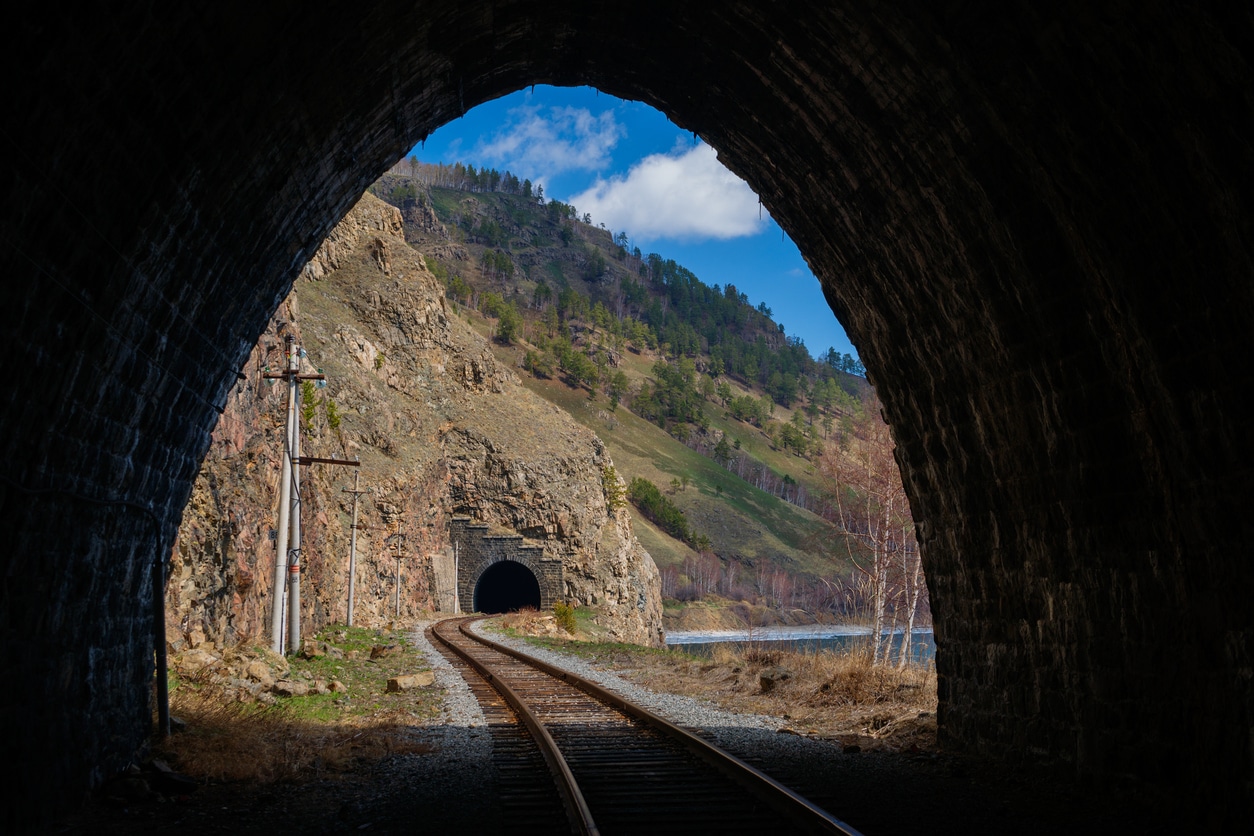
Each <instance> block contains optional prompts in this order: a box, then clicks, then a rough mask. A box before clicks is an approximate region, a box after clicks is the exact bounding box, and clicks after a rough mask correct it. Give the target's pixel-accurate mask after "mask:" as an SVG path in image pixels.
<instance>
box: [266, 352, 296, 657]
mask: <svg viewBox="0 0 1254 836" xmlns="http://www.w3.org/2000/svg"><path fill="white" fill-rule="evenodd" d="M295 351H296V349H295V347H294V345H293V339H292V337H291V336H290V335H289V336H288V338H287V353H286V355H285V356H284V358H283V362H284V374H283V375H282V378H283V379H284V380H285V381H286V382H287V411H286V420H285V421H284V424H283V469H282V472H281V474H280V476H279V519H278V523H277V526H278V543H277V544H276V546H277V548H276V549H275V553H274V590H273V598H274V610H273V612H272V613H271V618H270V649H271V650H273V651H274V652H275V653H282V652H283V600H284V592H285V590H284V585H285V583H286V579H287V547H288V534H289V515H290V513H291V503H292V469H293V464H292V425H293V423H294V421H295V418H296V399H295V389H296V377H295V374H294V370H293V361H294V360H295V357H296V354H295Z"/></svg>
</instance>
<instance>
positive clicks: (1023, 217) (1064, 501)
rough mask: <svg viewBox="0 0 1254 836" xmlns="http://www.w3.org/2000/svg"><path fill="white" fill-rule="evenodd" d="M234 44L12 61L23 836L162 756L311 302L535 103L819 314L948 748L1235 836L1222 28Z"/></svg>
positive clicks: (7, 604) (31, 40)
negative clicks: (249, 384) (729, 201)
mask: <svg viewBox="0 0 1254 836" xmlns="http://www.w3.org/2000/svg"><path fill="white" fill-rule="evenodd" d="M228 5H229V4H224V5H221V6H214V7H211V8H200V7H193V6H190V5H189V6H188V7H186V8H184V7H179V8H173V7H172V8H171V9H168V10H165V11H164V12H163V14H162V15H160V16H154V15H153V14H152V12H151V9H150V8H149V6H148V4H140V3H132V4H109V5H108V7H107V8H106V7H101V8H94V7H85V8H83V9H80V10H76V12H75V14H74V15H72V16H65V15H63V14H62V13H61V12H60V11H59V10H57V9H52V8H45V7H44V6H41V5H40V4H28V6H27V7H24V8H23V9H22V10H21V11H19V12H17V13H15V17H14V19H12V20H10V22H9V25H8V26H6V27H5V31H4V32H3V34H0V38H3V39H4V40H3V43H4V47H5V48H4V49H0V55H3V58H2V59H0V60H3V61H5V62H6V66H5V69H6V72H4V73H0V79H3V80H2V81H0V84H3V85H4V90H5V100H6V102H7V103H8V104H9V109H10V111H11V112H12V113H14V114H16V115H17V118H16V119H15V120H14V121H15V124H19V125H20V127H14V128H12V129H9V130H6V131H5V132H4V134H3V141H4V143H5V147H6V149H7V153H6V161H7V165H6V168H5V174H4V176H5V178H6V179H5V186H6V187H5V188H4V189H0V195H3V197H0V234H2V240H3V243H4V246H3V247H0V272H2V273H3V275H4V276H5V277H6V279H5V281H4V282H3V283H2V285H0V312H2V313H0V316H2V317H3V324H4V327H3V328H2V329H0V334H2V335H3V336H2V337H0V340H3V345H4V347H5V356H6V359H7V360H8V361H9V362H8V364H7V368H8V371H9V380H8V384H9V385H8V386H6V387H5V390H4V394H3V395H2V396H0V397H3V398H4V406H3V409H2V410H0V416H2V417H0V429H2V430H3V432H0V461H3V462H4V466H3V469H0V527H2V528H3V529H4V530H5V531H6V532H8V534H9V542H8V544H7V548H6V557H5V560H6V577H7V578H8V580H9V582H8V583H7V584H6V586H5V590H4V592H3V596H2V597H0V602H2V604H0V606H2V612H0V616H2V618H0V623H2V624H3V626H4V631H3V639H2V640H0V641H2V642H3V644H2V645H0V658H2V659H3V660H4V663H5V668H6V670H10V671H13V672H15V673H16V674H17V675H19V676H21V677H22V678H23V680H24V682H25V687H23V688H20V689H9V690H8V691H7V692H6V694H5V696H4V698H3V699H4V705H3V708H2V710H0V718H3V719H2V720H0V723H2V724H3V725H0V735H2V736H3V737H4V739H5V740H6V741H8V745H9V747H10V755H11V757H12V758H13V759H14V760H16V761H18V762H21V763H23V764H26V765H28V768H26V769H24V770H22V773H21V775H20V776H19V779H18V783H17V784H16V785H15V786H14V787H13V793H14V795H15V797H17V796H20V797H25V798H28V799H30V803H29V804H27V805H20V807H19V806H17V805H15V808H14V809H13V810H10V811H6V815H7V816H8V817H9V818H10V819H12V820H14V821H16V822H17V823H18V824H19V827H18V829H19V830H21V829H30V825H31V822H32V821H37V820H38V819H39V817H40V816H41V815H42V816H45V817H46V815H47V813H46V811H47V810H50V809H53V808H54V807H55V805H56V804H57V803H58V801H59V799H61V798H62V797H64V796H65V795H66V794H68V795H70V796H72V797H79V796H81V795H82V793H83V792H85V791H86V790H87V789H88V788H90V787H91V786H93V785H96V784H98V783H99V782H100V780H101V779H102V777H103V776H104V775H105V774H107V773H108V772H109V771H110V770H112V769H116V768H120V767H121V766H122V765H123V764H125V763H126V762H127V760H128V758H129V757H130V756H131V754H132V752H133V751H134V749H135V747H136V746H137V745H138V744H139V742H140V741H141V740H142V739H143V737H144V735H145V734H146V732H147V730H148V727H149V722H150V717H149V712H148V703H147V700H148V694H149V692H150V689H151V682H152V672H153V671H152V645H153V641H154V640H155V639H154V637H155V636H156V635H157V624H156V619H155V617H154V614H153V612H154V608H153V606H152V604H151V601H152V598H153V595H152V593H153V587H154V584H155V583H160V582H161V573H160V571H158V570H159V567H160V566H161V564H162V562H163V561H165V560H166V556H167V555H168V554H169V551H170V549H171V547H172V545H173V543H174V533H175V531H176V529H177V523H178V520H179V517H180V514H181V511H182V508H183V507H184V505H185V503H186V500H187V498H188V494H189V491H190V486H191V483H192V480H193V478H194V477H195V474H196V472H197V469H198V465H199V462H200V460H201V458H202V457H203V455H204V452H205V450H206V448H207V446H208V443H209V435H210V432H211V431H212V429H213V427H214V423H215V421H216V419H217V416H218V413H219V412H220V411H221V409H222V404H223V399H224V398H225V396H226V393H227V392H228V391H229V390H230V387H231V386H232V385H233V384H234V383H235V381H236V379H237V377H236V376H237V374H238V372H239V369H240V364H241V362H242V358H243V357H245V356H246V354H247V350H248V347H250V346H251V345H253V344H254V343H255V341H256V338H257V336H258V334H260V333H261V330H262V328H263V327H264V324H265V322H266V321H267V320H268V319H269V317H270V316H271V314H272V313H273V312H274V310H275V306H276V304H277V300H278V299H280V298H282V296H283V295H284V293H285V292H286V290H287V289H288V288H289V287H290V286H291V283H292V280H293V278H294V277H295V275H296V272H297V271H298V270H299V269H300V267H301V265H303V264H304V262H305V261H306V260H307V259H308V257H309V256H310V255H311V254H312V253H313V251H314V249H315V248H316V247H317V246H318V244H319V242H321V241H322V240H323V239H324V238H325V236H326V234H327V233H328V232H329V231H330V230H331V228H332V227H333V226H334V225H335V224H336V223H337V222H338V221H339V220H340V219H341V218H342V217H343V216H344V215H345V214H346V212H347V211H348V209H349V208H350V207H351V206H352V204H353V203H354V202H355V201H356V200H357V198H358V196H359V195H360V194H361V193H362V192H363V191H364V190H365V188H366V187H367V186H368V185H369V184H370V183H371V182H373V181H374V180H375V179H376V178H377V177H378V176H379V175H380V174H381V173H382V172H383V171H384V170H385V169H386V168H387V167H388V166H389V165H391V164H392V163H393V162H395V161H396V160H397V159H399V158H400V157H401V156H402V155H403V154H404V153H406V152H407V151H408V149H409V148H412V147H413V146H414V145H415V144H416V143H417V142H419V141H420V140H421V139H422V138H423V137H425V136H426V135H428V134H429V133H430V132H431V131H432V130H434V129H435V128H436V127H438V126H439V125H441V124H444V123H446V122H448V121H451V120H453V119H456V118H458V117H459V116H460V115H461V114H462V113H464V112H465V111H466V109H467V108H468V107H473V106H475V105H476V104H479V103H481V102H483V101H487V100H489V99H492V98H495V97H497V96H500V95H503V94H505V93H507V92H511V91H513V90H518V89H521V88H523V87H525V86H527V85H529V84H531V83H545V82H547V83H556V84H563V85H576V84H590V85H593V86H596V87H598V88H599V89H603V90H605V91H606V92H609V93H612V94H614V95H617V96H620V97H623V98H628V99H634V100H640V101H644V102H646V103H649V104H651V105H653V106H655V107H657V108H658V109H659V110H661V111H662V112H664V113H666V114H667V115H668V116H669V117H670V118H672V119H673V120H674V121H675V122H676V123H677V124H679V125H681V126H683V127H684V128H686V129H690V130H692V131H693V132H695V133H698V134H699V135H700V136H701V137H702V138H704V139H705V140H706V141H707V142H708V143H709V144H710V145H711V146H713V147H714V148H716V149H717V150H718V152H719V154H720V157H721V158H722V159H723V160H724V161H725V162H726V163H727V165H728V167H729V168H731V169H732V170H733V171H734V172H736V173H737V174H739V175H740V176H741V177H743V178H744V179H745V180H746V181H747V182H749V183H750V185H751V186H752V187H753V188H754V189H755V190H756V191H757V192H758V193H759V195H760V196H761V198H762V201H763V204H764V206H765V207H766V208H767V209H768V210H769V211H770V212H771V214H772V215H773V216H774V217H775V218H776V219H777V220H778V221H779V222H780V224H781V226H783V227H784V228H786V229H787V230H788V232H789V234H790V235H791V237H792V238H793V240H794V241H796V243H797V245H798V247H799V248H800V250H801V251H802V253H803V254H805V256H806V258H807V259H808V260H809V261H810V263H811V265H812V266H813V268H814V272H815V274H816V275H817V276H819V278H820V280H821V281H822V282H823V284H824V290H825V294H826V296H827V299H828V301H829V302H830V303H831V305H832V307H833V309H834V310H835V312H836V313H837V315H838V316H839V318H840V319H841V321H842V323H843V324H844V326H845V328H846V330H847V331H848V332H849V334H850V336H851V337H852V338H853V339H854V342H855V344H856V345H857V346H858V349H859V353H860V355H861V358H862V360H863V362H864V364H865V366H866V368H867V370H868V372H869V373H870V377H871V379H872V382H873V383H874V384H875V385H876V387H877V389H878V390H879V391H880V392H881V393H882V395H883V402H884V413H885V416H886V418H887V419H888V421H889V423H890V424H891V425H892V427H893V429H894V433H895V435H896V438H897V441H898V446H899V450H898V457H899V460H900V462H901V464H902V471H903V476H904V478H905V480H906V484H907V490H908V492H909V494H910V498H911V506H912V508H913V510H914V516H915V518H916V520H918V522H919V525H920V541H921V546H922V549H923V554H924V559H925V564H926V566H927V569H928V572H929V577H930V583H931V592H932V596H931V597H932V603H933V609H934V617H935V624H936V643H937V669H938V674H939V686H938V692H939V693H938V696H939V701H940V708H939V710H938V718H937V719H938V726H939V734H940V736H941V738H942V740H943V742H944V744H945V745H946V746H947V747H948V748H950V749H952V750H954V751H960V752H966V753H971V754H975V755H981V756H985V757H990V758H995V759H998V760H1008V761H1011V762H1014V763H1024V762H1030V761H1042V762H1045V763H1048V764H1052V765H1053V766H1055V767H1056V768H1057V769H1059V770H1060V771H1062V772H1064V773H1067V774H1069V775H1070V776H1072V777H1074V778H1077V779H1080V780H1085V781H1090V780H1103V779H1106V780H1114V779H1116V778H1118V777H1119V776H1125V775H1131V776H1135V777H1136V778H1137V779H1139V780H1143V781H1147V782H1150V783H1152V784H1154V785H1155V786H1167V787H1171V788H1173V789H1174V790H1176V791H1177V792H1178V793H1179V794H1180V795H1181V797H1191V798H1193V799H1195V800H1196V802H1197V803H1199V804H1202V805H1209V808H1210V809H1212V810H1214V809H1221V810H1233V809H1236V808H1239V809H1240V810H1241V811H1243V812H1244V811H1248V810H1249V809H1250V807H1251V805H1252V803H1254V794H1252V792H1254V791H1252V790H1251V787H1254V743H1252V742H1251V741H1252V739H1251V736H1250V734H1249V729H1250V727H1251V722H1252V721H1251V714H1250V706H1251V705H1254V680H1251V678H1250V676H1249V670H1250V662H1249V660H1250V659H1251V658H1254V629H1252V628H1251V625H1250V620H1249V616H1248V607H1247V605H1246V601H1245V598H1246V597H1248V594H1249V591H1250V589H1252V588H1254V563H1252V562H1251V561H1249V560H1247V559H1246V556H1247V555H1248V553H1249V548H1248V542H1249V539H1250V538H1249V530H1248V528H1249V527H1248V524H1243V523H1242V521H1244V520H1247V519H1248V513H1247V511H1246V509H1247V508H1248V506H1249V503H1250V502H1251V501H1252V500H1254V472H1251V470H1250V468H1249V464H1248V463H1249V462H1250V461H1251V460H1254V436H1252V435H1251V434H1250V432H1249V431H1248V411H1247V406H1246V405H1247V404H1248V403H1249V402H1250V401H1251V400H1254V364H1250V363H1249V360H1248V358H1249V347H1248V345H1247V344H1246V336H1245V335H1247V334H1248V333H1249V330H1250V327H1251V324H1252V323H1254V282H1252V281H1251V276H1252V275H1254V253H1252V252H1251V250H1250V245H1249V241H1248V230H1249V229H1250V227H1251V220H1252V219H1254V206H1252V205H1251V197H1250V196H1251V195H1254V166H1251V163H1250V160H1251V159H1254V147H1252V146H1251V137H1254V105H1251V102H1250V99H1249V95H1248V91H1249V90H1250V89H1254V70H1252V69H1251V68H1252V67H1254V50H1252V49H1251V46H1250V45H1251V43H1254V22H1252V21H1251V19H1250V17H1249V15H1248V12H1247V11H1246V10H1245V9H1244V7H1243V6H1242V4H1226V5H1225V4H1209V5H1208V4H1188V3H1177V2H1171V0H1148V2H1146V3H1143V4H1141V5H1140V6H1139V7H1138V9H1137V13H1136V14H1135V15H1132V14H1129V15H1126V16H1123V17H1122V18H1120V17H1118V16H1111V17H1106V16H1103V15H1095V14H1093V13H1092V11H1091V9H1090V8H1089V4H1086V3H1083V2H1080V0H1074V2H1062V3H1058V4H1055V5H1053V6H1051V7H1050V9H1049V10H1044V11H1042V10H1032V9H1028V8H1026V7H1024V6H1011V5H1006V6H1003V7H998V8H997V9H984V8H979V9H977V8H974V7H968V6H964V5H963V4H953V3H950V4H936V3H926V2H922V0H913V2H906V3H902V4H899V5H897V6H894V7H893V8H885V6H884V4H880V3H872V2H864V1H863V0H850V2H848V3H842V4H818V5H817V6H816V7H815V8H813V9H809V10H807V12H806V13H805V14H797V15H784V14H781V13H779V11H778V8H777V6H776V4H771V3H766V2H749V1H748V0H746V1H745V2H737V3H717V4H714V3H712V4H700V3H694V4H678V5H676V4H660V3H643V4H641V3H635V4H622V3H602V2H586V0H585V2H579V3H575V2H551V3H546V2H538V0H535V1H533V0H512V1H511V2H495V3H479V2H452V1H451V0H444V1H442V2H431V3H423V4H414V3H401V2H395V3H387V4H381V5H380V6H378V7H374V8H373V9H372V11H371V12H370V13H369V14H366V15H363V14H361V13H360V10H359V9H358V8H357V7H356V6H355V5H354V4H334V5H330V6H328V7H326V8H325V9H321V10H320V11H319V13H318V14H317V15H316V16H315V15H313V14H311V13H310V12H309V10H308V9H306V8H305V7H304V6H302V5H299V4H296V3H292V2H277V3H274V4H269V5H267V10H266V13H265V14H256V15H250V16H249V18H248V20H247V23H246V24H243V23H242V22H241V20H240V19H238V18H237V16H236V15H235V13H234V12H233V10H232V9H230V8H229V7H228ZM244 30H246V33H247V36H246V37H245V36H243V33H244ZM276 67H277V68H281V69H282V71H281V72H275V71H273V70H274V68H276ZM188 91H196V95H188ZM67 520H73V524H72V525H67V524H66V521H67ZM158 591H159V590H158ZM1008 706H1011V707H1013V710H1011V709H1009V708H1008ZM1181 717H1187V718H1189V722H1187V723H1185V722H1181V721H1180V718H1181Z"/></svg>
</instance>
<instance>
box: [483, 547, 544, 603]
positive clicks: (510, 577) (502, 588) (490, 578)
mask: <svg viewBox="0 0 1254 836" xmlns="http://www.w3.org/2000/svg"><path fill="white" fill-rule="evenodd" d="M525 607H534V608H535V609H537V610H538V609H540V582H539V581H538V580H536V576H535V575H534V574H532V572H531V570H530V569H528V568H527V567H526V566H524V565H522V564H521V563H515V562H514V561H512V560H502V561H501V562H500V563H494V564H492V565H491V566H489V567H488V568H487V570H486V571H485V572H484V573H483V574H482V575H480V576H479V582H478V583H476V584H475V612H483V613H502V612H516V611H518V610H521V609H523V608H525Z"/></svg>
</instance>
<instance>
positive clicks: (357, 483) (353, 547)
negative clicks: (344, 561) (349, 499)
mask: <svg viewBox="0 0 1254 836" xmlns="http://www.w3.org/2000/svg"><path fill="white" fill-rule="evenodd" d="M360 488H361V471H360V470H358V471H356V472H354V473H353V488H352V490H349V489H348V488H342V489H341V490H343V491H344V493H351V494H352V495H353V525H352V528H351V531H352V533H351V534H350V535H349V540H348V626H349V627H352V626H353V590H354V589H355V584H356V582H357V529H358V528H359V526H358V525H357V500H358V498H359V497H360V496H361V495H362V494H363V493H366V491H363V490H361V489H360Z"/></svg>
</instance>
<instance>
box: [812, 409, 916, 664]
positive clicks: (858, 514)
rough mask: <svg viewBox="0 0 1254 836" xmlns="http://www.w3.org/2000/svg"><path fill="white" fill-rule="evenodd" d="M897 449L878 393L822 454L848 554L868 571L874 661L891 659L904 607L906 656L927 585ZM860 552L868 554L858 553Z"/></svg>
mask: <svg viewBox="0 0 1254 836" xmlns="http://www.w3.org/2000/svg"><path fill="white" fill-rule="evenodd" d="M893 448H894V445H893V440H892V435H891V433H890V432H889V429H888V425H887V424H885V423H884V422H883V420H881V419H880V417H879V400H878V399H877V398H875V397H874V395H872V396H871V398H870V399H869V400H868V401H867V402H866V403H865V404H864V407H863V409H862V411H861V414H860V415H856V416H854V418H853V422H852V432H850V433H848V434H846V435H845V437H844V438H843V439H842V440H841V443H840V445H839V446H838V447H836V448H829V449H828V451H827V452H826V453H825V454H824V455H823V457H822V458H821V460H820V467H821V469H822V472H823V473H824V475H826V476H827V477H828V478H829V479H830V480H831V482H832V494H833V496H832V502H831V504H830V513H831V515H832V516H833V517H834V520H833V522H835V523H836V524H837V525H838V526H839V527H840V528H841V529H842V530H843V531H844V533H845V536H846V537H847V538H849V540H850V546H851V548H850V553H851V554H853V555H855V562H856V563H857V564H858V568H859V569H860V570H861V573H862V576H863V577H862V579H861V580H862V582H861V583H859V586H864V587H865V589H866V597H867V599H868V600H869V602H870V610H871V612H870V616H871V636H872V662H873V663H874V664H887V663H888V662H889V661H890V659H889V656H890V655H891V647H892V631H893V629H895V627H896V624H897V623H898V616H899V615H901V613H899V612H898V609H899V607H901V608H904V609H905V610H906V612H905V613H904V615H905V622H906V636H907V638H906V639H905V641H903V647H902V655H901V659H902V660H904V659H905V658H906V653H907V652H908V643H909V639H908V636H909V631H910V630H911V629H913V626H914V622H915V618H916V611H917V607H918V603H919V601H920V595H919V588H920V587H921V586H922V583H921V581H922V570H921V568H919V566H918V547H917V545H916V544H915V542H914V522H913V520H912V518H911V516H910V506H909V503H908V501H907V499H906V491H905V488H904V486H903V485H902V482H901V473H900V472H899V471H898V469H897V462H896V460H895V459H894V458H893ZM858 553H861V554H863V555H864V556H865V557H864V558H863V559H862V560H859V559H858V558H857V557H856V555H857V554H858ZM911 554H913V555H914V563H913V565H910V564H909V560H910V555H911ZM890 606H891V618H892V621H891V622H890ZM886 634H887V635H886Z"/></svg>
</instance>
